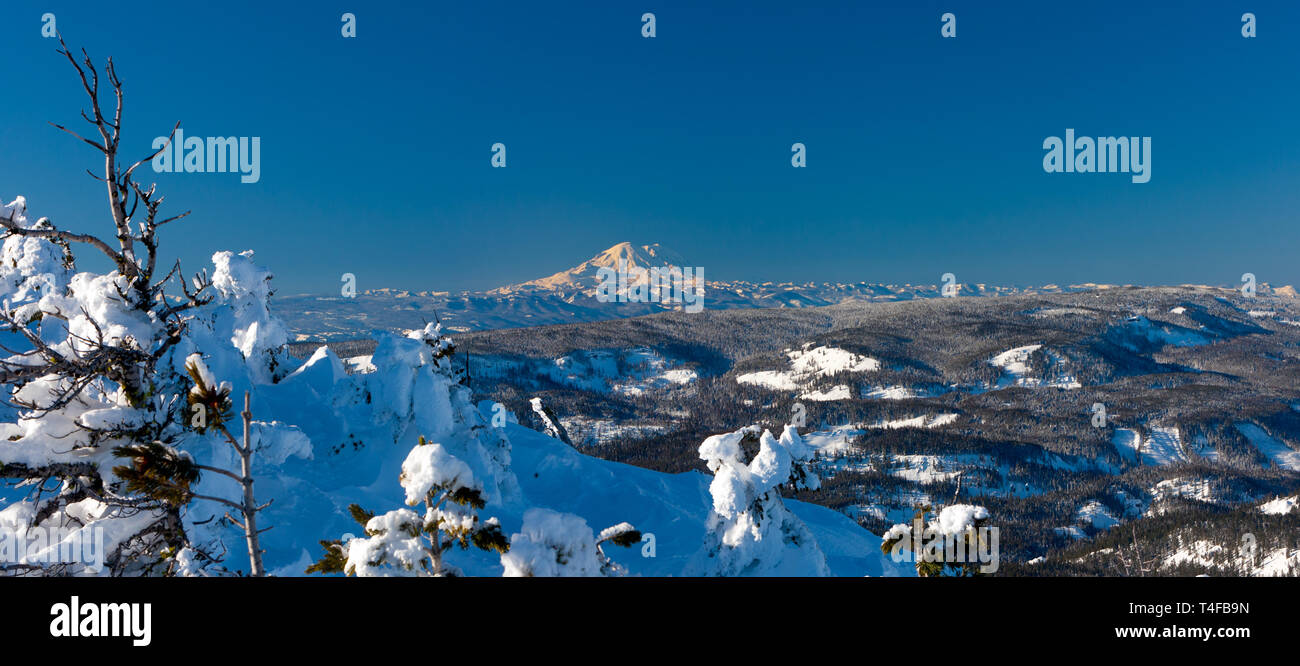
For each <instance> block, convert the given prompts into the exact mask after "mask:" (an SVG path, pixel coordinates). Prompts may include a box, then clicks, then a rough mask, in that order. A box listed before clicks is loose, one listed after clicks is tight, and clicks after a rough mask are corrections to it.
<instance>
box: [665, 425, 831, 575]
mask: <svg viewBox="0 0 1300 666" xmlns="http://www.w3.org/2000/svg"><path fill="white" fill-rule="evenodd" d="M755 440H757V444H758V452H757V453H756V454H755V455H754V457H753V459H752V460H750V461H749V462H745V457H746V454H745V450H744V445H745V444H751V445H752V444H753V443H754V442H755ZM813 454H814V451H813V450H812V449H811V448H810V447H808V446H807V445H806V444H804V442H803V440H802V439H801V438H800V437H799V432H798V431H797V430H796V429H795V428H794V427H793V426H789V425H787V426H786V427H785V430H784V431H783V432H782V433H781V438H780V439H777V438H776V437H773V436H772V433H771V431H768V430H762V429H760V428H759V427H758V426H748V427H746V428H742V429H740V430H737V431H735V432H731V433H725V434H721V435H713V436H711V437H709V438H707V439H705V440H704V443H703V444H701V445H700V458H701V459H703V460H704V461H705V462H706V464H707V465H708V467H709V471H711V472H713V482H712V483H711V484H709V492H710V494H711V495H712V496H713V510H712V511H711V512H710V514H709V518H708V523H707V529H708V532H707V534H706V535H705V543H704V546H703V548H702V549H701V550H700V552H699V553H698V554H697V555H696V557H695V561H694V562H693V563H692V565H691V567H690V570H689V571H690V573H691V574H693V575H700V576H827V575H830V568H829V567H828V566H827V564H826V556H825V555H824V554H823V553H822V551H821V548H819V547H818V545H817V540H816V539H815V538H814V537H813V534H812V532H811V531H810V530H809V529H808V527H807V526H806V525H804V523H803V521H801V520H800V519H799V518H798V517H797V516H795V515H794V514H793V513H791V512H790V510H789V509H788V508H787V507H786V506H785V505H784V504H783V503H782V501H781V494H780V489H781V488H782V487H788V488H791V489H804V488H806V489H809V490H815V489H817V488H818V487H820V480H819V479H818V478H817V476H816V474H814V473H813V472H812V471H811V469H810V468H809V465H808V464H809V463H810V462H811V461H812V458H813Z"/></svg>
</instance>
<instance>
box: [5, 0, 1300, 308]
mask: <svg viewBox="0 0 1300 666" xmlns="http://www.w3.org/2000/svg"><path fill="white" fill-rule="evenodd" d="M179 4H181V3H177V4H173V3H126V6H127V7H128V10H125V11H123V10H117V11H108V10H106V9H105V7H106V6H107V5H105V4H103V3H69V2H50V1H43V2H38V3H33V2H28V1H27V0H19V1H18V2H16V3H15V2H7V3H5V6H4V7H3V8H2V9H0V24H2V25H4V27H5V34H6V38H5V39H4V40H0V83H2V85H3V90H4V91H5V101H4V102H3V103H0V154H2V155H3V159H0V197H4V198H5V200H6V201H8V200H9V199H11V198H12V197H13V196H14V195H17V194H23V195H26V196H27V198H28V201H29V204H30V206H31V208H32V212H34V213H36V214H39V215H46V216H49V217H50V218H52V219H53V220H54V221H55V222H56V223H57V224H59V225H61V226H62V227H64V228H69V229H74V230H78V231H98V232H99V233H104V232H105V230H106V229H107V228H108V222H107V220H108V218H107V215H106V207H105V205H104V202H103V200H104V195H103V190H102V188H101V187H100V186H99V184H98V183H96V182H94V181H92V180H91V179H90V178H89V177H88V176H87V175H86V174H85V172H84V170H85V169H86V168H97V166H98V163H97V160H96V154H95V153H94V151H93V150H92V149H90V148H88V147H86V146H84V145H82V144H80V143H79V142H77V141H75V140H73V139H71V138H69V137H67V136H66V135H63V134H61V133H60V132H58V131H56V130H54V129H53V128H51V127H49V126H48V125H47V124H46V121H56V122H63V123H74V122H80V120H79V118H78V116H77V111H78V109H79V108H81V107H82V105H83V102H84V99H83V94H82V93H81V91H80V86H79V84H78V82H77V80H76V78H75V75H74V74H73V72H72V71H71V68H70V66H69V65H68V64H67V62H66V61H63V60H62V59H61V58H60V57H59V56H57V55H56V54H55V53H54V49H55V43H54V41H53V40H47V39H43V38H42V37H41V35H40V27H41V22H40V21H41V19H40V17H41V15H42V14H44V13H46V12H51V13H54V14H55V16H56V20H57V26H58V28H59V29H60V31H61V32H62V33H63V35H64V37H65V38H66V39H67V40H68V42H69V44H71V45H74V46H85V47H86V48H87V49H88V50H89V51H90V52H91V54H92V56H94V57H96V59H97V60H100V61H102V59H103V58H104V57H105V56H107V55H113V56H114V59H115V61H116V62H117V64H118V69H119V74H120V75H121V77H122V78H123V80H124V81H125V83H126V90H127V99H126V102H127V107H126V111H125V127H126V129H125V132H126V138H125V146H126V150H125V152H126V153H127V154H128V155H133V156H143V155H145V154H147V153H148V152H149V147H150V144H151V142H152V141H153V139H154V138H155V137H157V136H160V135H164V134H166V133H167V131H168V130H169V129H170V127H171V125H172V123H174V122H175V121H177V120H180V121H182V126H183V127H184V128H185V131H186V133H187V135H189V136H258V137H261V180H260V182H258V183H255V184H241V183H240V181H239V177H238V175H235V174H157V175H155V174H154V173H153V172H152V171H148V172H146V173H145V176H146V177H148V178H150V179H157V180H158V182H159V187H160V189H161V190H162V191H163V192H164V193H165V194H167V196H168V204H167V205H169V206H172V207H173V210H180V209H185V208H189V209H193V210H194V213H193V215H192V216H191V218H190V219H188V220H186V221H183V222H181V223H178V224H177V225H175V226H172V227H168V228H167V229H166V230H165V233H166V236H165V237H164V243H165V244H166V245H165V248H164V249H165V250H170V251H171V252H173V253H175V255H176V256H179V257H180V258H181V259H182V261H183V262H184V265H185V267H186V269H187V272H192V271H194V270H197V269H199V268H202V267H204V266H205V265H207V263H208V257H209V256H210V255H211V253H212V252H213V251H214V250H218V249H236V250H239V249H246V248H252V249H255V250H256V251H257V254H258V258H259V260H261V262H262V263H264V264H266V265H268V266H270V267H271V268H272V270H273V271H274V272H275V273H276V283H277V285H278V290H279V292H280V293H282V294H287V293H302V292H313V293H325V292H331V293H337V289H338V285H339V279H340V275H341V274H343V273H346V272H350V273H354V274H355V275H356V276H357V279H358V285H357V286H358V288H360V289H368V288H375V287H385V286H386V287H403V288H410V289H420V290H423V289H436V290H459V289H478V288H490V287H494V286H498V285H500V284H505V283H510V282H517V281H522V280H526V279H531V278H534V277H538V276H541V275H546V274H549V273H551V272H554V271H556V270H559V269H561V268H565V267H568V266H570V265H573V264H576V263H578V262H579V261H581V260H583V259H585V258H587V257H589V256H590V255H592V254H595V253H596V252H598V251H600V250H602V249H604V248H605V247H608V246H609V245H612V244H614V243H616V242H619V241H624V240H628V241H632V242H634V243H638V244H641V243H651V242H658V243H662V244H664V245H666V246H668V247H671V248H673V249H675V250H677V251H678V252H679V253H681V254H682V255H684V256H685V257H686V258H687V259H688V260H690V261H691V262H692V263H693V264H695V265H698V266H702V267H704V270H705V275H706V277H708V278H710V279H722V278H739V279H779V280H800V281H803V280H819V281H820V280H841V281H856V280H867V281H873V282H876V281H879V282H899V283H901V282H913V283H918V282H924V283H934V282H937V281H938V279H939V276H940V275H941V274H942V273H945V272H953V273H955V274H956V275H957V277H958V279H959V280H962V281H969V282H986V283H992V284H1041V283H1048V282H1055V283H1073V282H1081V281H1097V282H1121V283H1141V284H1177V283H1183V282H1206V283H1216V284H1231V283H1235V281H1236V278H1238V277H1239V276H1240V275H1241V273H1243V272H1253V273H1255V274H1256V275H1257V276H1258V277H1259V279H1260V280H1261V281H1268V282H1273V283H1279V284H1280V283H1300V261H1297V260H1296V248H1297V247H1300V224H1297V223H1298V222H1300V219H1298V217H1297V214H1296V211H1297V209H1298V204H1300V178H1298V177H1297V175H1298V174H1300V168H1298V167H1300V127H1297V124H1296V118H1297V113H1296V110H1297V109H1300V85H1298V84H1300V80H1298V79H1300V47H1297V44H1296V39H1295V35H1297V34H1300V5H1297V4H1296V3H1294V2H1254V1H1252V2H1243V3H1237V2H1207V3H1186V4H1185V3H1130V2H1086V3H1085V2H1052V3H1004V2H966V1H962V2H957V1H952V2H940V3H932V2H898V3H889V4H887V5H881V4H880V3H872V2H843V3H808V2H799V3H795V2H780V3H776V2H754V1H747V2H699V1H692V2H680V3H664V2H635V3H632V2H621V1H611V0H599V1H594V2H563V3H536V2H517V3H516V2H486V1H485V2H472V3H440V2H439V3H434V2H427V3H425V2H420V3H414V2H412V3H385V2H365V3H360V2H343V3H334V2H312V3H276V2H265V1H263V2H249V3H244V2H223V3H211V4H204V5H203V6H200V7H186V6H178V5H179ZM184 4H189V3H184ZM195 4H197V3H195ZM295 4H299V5H310V6H304V7H295V6H293V5H295ZM1186 5H1191V6H1186ZM113 8H114V9H117V7H116V6H115V5H114V6H113ZM645 11H651V12H654V13H655V14H656V17H657V36H656V37H655V38H654V39H644V38H642V37H641V34H640V28H641V22H640V16H641V14H642V13H643V12H645ZM945 11H951V12H954V13H955V14H956V15H957V27H958V36H957V38H956V39H952V40H947V39H942V38H941V37H940V35H939V28H940V19H939V17H940V15H941V14H942V13H943V12H945ZM1245 11H1250V12H1254V13H1255V14H1256V15H1257V17H1258V21H1259V27H1258V33H1259V36H1258V37H1257V38H1255V39H1243V38H1242V37H1241V34H1240V26H1241V22H1240V17H1241V14H1242V13H1243V12H1245ZM344 12H353V13H354V14H356V16H357V37H356V38H355V39H344V38H343V37H342V36H341V34H340V27H341V25H342V24H341V22H340V15H341V14H343V13H344ZM1067 127H1070V128H1074V129H1075V130H1076V132H1077V133H1078V134H1079V135H1086V136H1107V135H1129V136H1150V137H1152V145H1153V159H1152V178H1151V181H1150V182H1149V183H1146V184H1134V183H1131V182H1130V180H1129V178H1128V176H1127V175H1121V174H1048V173H1045V172H1044V171H1043V168H1042V158H1043V154H1044V151H1043V149H1042V147H1041V146H1042V142H1043V140H1044V138H1046V137H1048V136H1062V135H1063V134H1064V132H1065V129H1066V128H1067ZM498 141H499V142H502V143H504V144H505V145H506V147H507V155H508V165H509V166H508V167H507V168H505V169H493V168H491V166H490V157H491V153H490V146H491V145H492V144H493V143H495V142H498ZM796 141H799V142H803V143H804V144H805V145H806V146H807V149H808V167H807V168H804V169H795V168H792V167H791V166H790V145H791V144H792V143H793V142H796ZM105 235H107V234H105ZM87 256H88V255H87ZM83 265H85V266H87V267H92V266H93V264H90V263H87V264H83Z"/></svg>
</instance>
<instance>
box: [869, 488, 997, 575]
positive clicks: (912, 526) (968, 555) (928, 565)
mask: <svg viewBox="0 0 1300 666" xmlns="http://www.w3.org/2000/svg"><path fill="white" fill-rule="evenodd" d="M933 511H934V509H933V507H932V506H930V505H928V504H923V505H920V506H918V507H917V508H916V513H915V514H914V515H913V517H912V522H911V523H898V524H896V525H894V526H893V527H890V528H889V529H888V530H886V531H885V534H884V535H883V536H882V537H881V542H880V551H881V552H883V553H885V554H887V555H891V556H893V557H895V558H896V559H901V557H902V556H904V554H910V557H911V558H912V559H913V561H914V563H915V565H916V573H917V575H919V576H925V577H934V576H981V575H984V572H983V571H982V570H981V569H982V567H983V565H985V564H987V563H984V562H981V561H980V560H979V558H978V555H979V553H981V552H983V551H986V550H987V549H988V547H989V545H990V544H988V543H987V542H986V541H985V539H987V538H989V537H988V536H987V535H986V530H985V529H984V528H985V527H986V526H987V525H988V520H989V511H988V509H986V508H984V507H982V506H977V505H974V504H951V505H949V506H945V507H943V509H941V510H940V511H939V513H938V514H937V515H935V516H934V517H933V518H928V516H929V515H930V514H931V513H933Z"/></svg>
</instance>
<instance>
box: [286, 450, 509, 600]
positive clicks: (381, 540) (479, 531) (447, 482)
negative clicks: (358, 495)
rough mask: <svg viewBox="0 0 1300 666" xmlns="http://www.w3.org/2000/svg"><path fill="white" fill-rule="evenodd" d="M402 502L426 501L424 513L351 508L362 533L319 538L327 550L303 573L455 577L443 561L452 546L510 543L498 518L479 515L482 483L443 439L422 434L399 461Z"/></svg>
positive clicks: (489, 546)
mask: <svg viewBox="0 0 1300 666" xmlns="http://www.w3.org/2000/svg"><path fill="white" fill-rule="evenodd" d="M399 480H400V481H401V484H402V488H403V489H405V491H406V504H407V505H408V506H418V505H419V504H421V503H423V504H424V515H423V516H420V514H417V513H416V512H414V511H411V510H410V509H396V510H393V511H389V512H388V513H385V514H382V515H378V516H376V515H373V514H370V513H367V512H366V511H365V510H364V509H362V508H361V507H359V506H357V505H355V504H354V505H352V506H351V507H350V509H351V512H352V516H353V518H355V519H356V520H357V522H358V523H359V524H361V526H362V528H363V529H364V530H365V533H366V536H364V537H360V538H352V539H349V540H348V541H347V542H346V543H344V542H342V541H333V542H327V541H322V542H321V546H322V547H324V549H325V554H324V556H323V557H321V559H320V560H318V561H317V562H316V563H315V564H313V565H312V566H310V567H308V569H307V573H344V574H347V575H355V576H422V575H423V576H455V575H460V571H459V570H458V569H457V568H456V567H455V566H452V565H451V564H450V563H448V562H447V558H446V554H447V552H448V551H449V550H451V549H452V548H453V547H455V546H460V547H461V548H462V549H465V548H469V547H470V546H471V545H472V546H474V547H475V548H479V549H482V550H494V551H498V552H502V553H504V552H506V551H508V550H509V548H510V546H509V543H508V542H507V541H506V538H505V535H504V534H502V532H501V523H500V522H498V521H497V519H496V518H489V519H487V520H479V516H478V510H479V509H482V508H483V507H484V504H485V502H484V500H483V486H482V484H481V483H479V482H478V481H476V480H475V479H474V473H473V472H472V471H470V468H469V466H468V465H466V464H465V463H464V462H462V461H461V460H460V459H458V458H456V457H455V456H453V455H451V453H449V452H448V451H447V449H445V448H444V447H443V446H442V445H441V444H437V443H430V442H427V441H425V439H424V438H423V437H421V438H420V441H419V444H417V445H416V446H415V448H413V449H411V452H410V453H409V454H408V455H407V456H406V461H405V462H403V463H402V474H401V476H400V477H399Z"/></svg>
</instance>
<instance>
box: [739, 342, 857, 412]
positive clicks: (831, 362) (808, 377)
mask: <svg viewBox="0 0 1300 666" xmlns="http://www.w3.org/2000/svg"><path fill="white" fill-rule="evenodd" d="M785 355H786V357H788V358H789V369H788V370H762V371H759V372H749V373H745V374H743V375H738V376H737V377H736V381H737V382H738V383H741V384H751V385H754V386H763V387H766V388H770V389H773V390H777V391H794V390H798V389H800V388H803V387H805V386H807V385H808V383H809V382H811V381H812V380H814V379H816V378H818V377H828V376H831V375H834V374H836V373H840V372H873V371H875V370H879V369H880V361H877V360H876V359H874V358H871V357H869V356H862V355H860V354H854V353H853V352H850V351H847V350H844V349H839V348H837V347H827V346H818V347H813V346H812V344H811V343H809V344H806V345H804V346H803V347H802V348H801V349H790V350H786V352H785ZM840 388H841V387H838V386H837V387H836V388H835V389H832V391H833V392H834V393H835V394H836V395H839V394H840ZM843 389H844V394H843V397H836V398H829V397H809V398H808V399H810V400H844V399H847V398H849V395H848V387H847V386H844V387H843ZM804 395H805V396H808V395H810V394H808V393H805V394H804ZM811 395H824V394H821V393H820V392H813V393H812V394H811Z"/></svg>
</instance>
